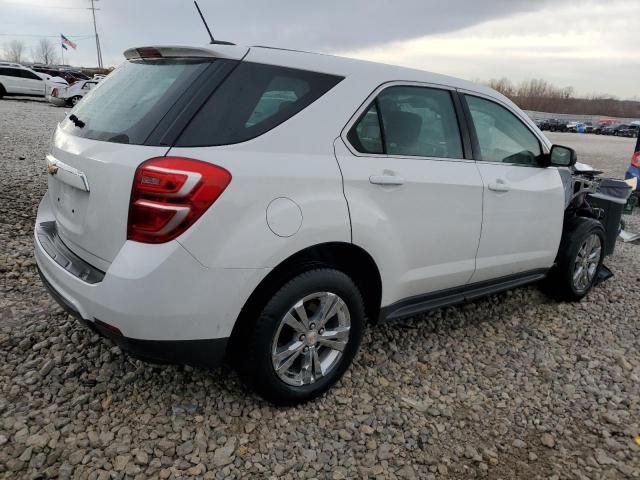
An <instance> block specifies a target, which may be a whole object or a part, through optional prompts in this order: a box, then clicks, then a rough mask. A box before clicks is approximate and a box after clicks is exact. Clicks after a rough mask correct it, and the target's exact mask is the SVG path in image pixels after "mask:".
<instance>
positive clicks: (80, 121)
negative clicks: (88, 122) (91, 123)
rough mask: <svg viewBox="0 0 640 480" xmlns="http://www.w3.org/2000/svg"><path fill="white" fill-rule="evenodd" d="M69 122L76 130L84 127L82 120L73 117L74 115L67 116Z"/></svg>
mask: <svg viewBox="0 0 640 480" xmlns="http://www.w3.org/2000/svg"><path fill="white" fill-rule="evenodd" d="M69 120H71V121H72V122H73V124H74V125H75V126H76V127H78V128H83V127H84V125H85V124H84V122H83V121H82V120H80V119H79V118H78V117H76V116H75V114H71V115H69Z"/></svg>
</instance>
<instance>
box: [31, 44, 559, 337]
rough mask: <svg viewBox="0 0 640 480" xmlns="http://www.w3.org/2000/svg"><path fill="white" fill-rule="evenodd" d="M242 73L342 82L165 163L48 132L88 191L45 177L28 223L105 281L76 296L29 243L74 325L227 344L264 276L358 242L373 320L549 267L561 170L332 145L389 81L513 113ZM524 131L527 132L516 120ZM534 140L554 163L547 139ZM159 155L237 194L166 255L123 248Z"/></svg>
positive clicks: (286, 58)
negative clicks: (329, 247) (256, 132)
mask: <svg viewBox="0 0 640 480" xmlns="http://www.w3.org/2000/svg"><path fill="white" fill-rule="evenodd" d="M198 48H204V49H208V50H210V51H211V52H212V55H213V56H221V57H226V58H238V57H239V56H241V55H244V53H245V52H246V49H245V50H242V49H239V48H238V47H226V46H220V45H215V46H203V47H202V46H201V47H198ZM246 60H247V61H253V62H259V63H266V64H273V65H282V66H286V67H292V68H301V69H307V70H313V71H317V72H323V73H331V74H336V75H341V76H343V77H345V79H344V80H343V81H342V82H340V83H339V84H338V85H337V86H336V87H334V88H333V89H332V90H331V91H330V92H328V93H327V94H326V95H324V96H323V97H321V98H320V99H318V100H317V101H316V102H314V103H312V104H311V105H310V106H308V107H307V108H305V109H304V110H302V111H301V112H300V113H298V114H297V115H295V116H294V117H292V118H290V119H289V120H287V121H286V122H284V123H283V124H281V125H279V126H277V127H276V128H274V129H273V130H271V131H269V132H267V133H265V134H264V135H262V136H260V137H257V138H255V139H252V140H249V141H246V142H243V143H239V144H235V145H227V146H218V147H197V148H172V149H170V150H168V149H167V147H147V146H135V145H123V144H118V143H108V142H101V141H93V140H87V139H83V138H78V137H72V136H69V135H67V134H65V133H64V132H62V131H60V130H59V129H58V130H57V131H56V133H55V136H54V139H53V141H52V146H51V150H50V154H51V155H52V156H53V157H54V158H56V159H58V160H60V161H61V162H63V163H64V164H65V165H68V166H69V167H72V168H74V169H77V171H79V172H82V173H83V174H84V175H85V176H86V178H87V181H88V184H89V192H85V191H82V190H80V189H77V188H75V189H74V188H73V187H72V186H70V185H68V184H66V183H64V182H59V181H58V180H56V179H55V178H52V179H50V184H49V192H48V193H47V195H46V196H45V198H44V199H43V201H42V204H41V206H40V209H39V211H38V218H37V220H36V221H37V223H41V222H43V221H49V220H53V219H55V220H56V222H57V223H58V228H59V231H60V235H61V238H62V239H63V241H64V242H65V243H66V244H67V246H68V247H69V248H70V249H71V250H72V251H73V252H75V253H76V254H77V255H78V256H80V257H82V258H83V259H85V260H86V261H87V262H88V263H90V264H91V265H94V266H95V267H97V268H99V269H101V270H103V271H105V272H106V275H105V278H104V280H103V281H102V282H100V283H99V284H95V285H89V284H87V283H84V282H83V281H81V280H79V279H78V278H76V277H73V276H72V275H71V274H69V273H68V272H67V271H65V270H63V269H62V268H61V267H59V266H58V265H57V264H56V263H55V262H54V261H53V260H52V259H51V258H50V257H49V256H48V255H47V254H46V253H45V252H44V250H43V249H42V247H41V246H40V245H39V243H38V240H37V239H36V259H37V262H38V265H39V266H40V268H41V269H42V271H43V274H44V275H45V277H46V278H47V280H48V281H49V282H50V283H51V284H52V285H53V286H54V288H56V289H57V290H58V291H59V292H60V293H61V295H63V296H64V298H65V299H67V300H68V301H69V302H70V303H71V304H72V305H74V306H76V308H77V310H78V311H79V312H80V314H81V315H82V316H83V317H84V318H86V319H88V320H91V319H96V318H97V319H100V320H103V321H105V322H108V323H110V324H112V325H114V326H116V327H117V328H119V329H120V330H121V331H122V333H123V334H124V335H125V336H127V337H131V338H138V339H150V340H190V339H209V338H223V337H228V336H229V335H230V334H231V331H232V328H233V325H234V324H235V321H236V319H237V317H238V314H239V313H240V310H241V309H242V306H243V305H244V303H245V302H246V300H247V299H248V297H249V296H250V295H251V293H252V292H253V291H254V289H255V288H256V286H257V285H258V284H259V283H260V281H261V280H262V279H264V278H265V276H266V275H267V274H268V273H269V271H271V269H272V268H274V267H276V266H278V265H279V264H281V263H282V262H283V261H284V260H286V259H287V258H289V257H290V256H291V255H293V254H295V253H297V252H300V251H301V250H303V249H305V248H307V247H312V246H314V245H318V244H322V243H327V242H344V243H349V242H353V243H354V244H356V245H358V246H359V247H361V248H363V249H364V250H365V251H367V252H368V253H369V254H370V255H371V256H372V258H373V259H374V260H375V261H376V263H377V266H378V268H379V270H380V272H381V276H382V285H383V298H382V306H387V305H389V304H391V303H393V302H395V301H398V300H401V299H403V298H406V297H410V296H414V295H419V294H423V293H427V292H434V291H437V290H441V289H446V288H450V287H456V286H461V285H465V284H467V283H468V282H470V281H480V280H482V279H488V278H494V277H497V276H502V275H504V274H508V273H514V272H517V271H523V270H525V269H529V268H538V267H546V266H550V265H551V262H552V261H553V257H554V256H555V253H556V251H557V246H558V243H559V239H560V233H561V230H562V212H563V204H562V198H563V197H562V195H561V194H560V189H561V184H560V181H559V176H557V171H556V170H554V169H536V171H535V172H529V173H527V172H526V171H525V170H526V169H524V168H519V169H514V170H511V169H509V168H506V167H505V166H502V165H489V164H486V165H483V164H480V163H475V162H473V161H455V160H443V159H424V158H406V157H404V158H400V157H393V158H392V157H383V156H375V157H371V156H369V157H363V156H357V155H354V154H353V153H352V152H351V151H350V150H349V149H348V148H347V146H346V145H345V144H344V142H343V140H342V138H341V137H340V135H341V133H342V131H343V129H344V127H345V125H347V123H348V122H349V120H350V119H351V118H352V117H353V115H354V114H355V112H356V111H358V109H359V108H360V106H361V105H362V104H363V102H365V100H366V99H367V98H368V97H369V96H370V95H371V93H372V92H373V91H374V90H376V88H378V87H379V86H380V85H382V84H384V83H387V82H393V81H403V82H420V83H428V84H431V85H432V86H437V85H442V86H446V87H448V88H452V89H464V90H466V91H473V92H477V93H480V94H483V95H485V96H489V97H491V98H494V99H496V100H498V101H500V102H501V103H503V104H505V105H508V106H509V108H510V109H511V110H512V111H514V112H517V113H518V115H520V113H519V110H517V107H515V106H514V105H513V104H512V103H511V102H510V101H509V100H507V99H506V98H504V97H503V96H501V95H500V94H498V93H496V92H493V91H492V90H490V89H488V88H486V87H483V86H479V85H474V84H472V83H470V82H466V81H463V80H459V79H454V78H451V77H446V76H442V75H437V74H432V73H428V72H421V71H417V70H410V69H405V68H399V67H392V66H388V65H379V64H374V63H368V62H361V61H355V60H348V59H341V58H337V57H331V56H326V55H315V54H308V53H302V52H291V51H283V50H272V49H265V48H253V47H252V48H251V49H248V53H247V56H246ZM521 118H523V121H524V122H525V123H527V124H528V125H529V126H530V127H531V129H532V130H533V131H535V132H537V129H536V127H535V126H534V124H533V123H532V122H531V121H530V120H528V119H526V118H525V116H524V114H522V115H521ZM538 133H539V132H538ZM541 141H542V143H543V144H544V145H545V149H547V150H548V147H549V144H548V141H547V140H546V139H544V137H541ZM167 153H169V154H171V155H179V156H183V157H189V158H194V159H197V160H202V161H207V162H211V163H213V164H216V165H219V166H221V167H223V168H226V169H227V170H228V171H229V172H230V173H231V175H232V180H231V183H230V184H229V186H228V187H227V189H226V190H225V191H224V192H223V194H222V195H221V196H220V197H219V198H218V199H217V200H216V202H215V203H214V205H213V206H212V207H211V208H209V209H208V210H207V211H206V212H205V213H204V214H203V215H202V217H200V218H199V219H198V220H197V221H196V222H195V223H194V225H192V226H191V227H190V228H189V229H188V230H187V231H186V232H184V233H183V234H182V235H180V236H179V237H178V238H177V239H176V240H174V241H171V242H168V243H166V244H161V245H148V244H140V243H137V242H131V241H127V240H126V235H127V216H128V209H129V199H130V192H131V184H132V180H133V176H134V172H135V169H136V168H137V166H138V165H139V164H140V163H141V162H143V161H144V160H147V159H149V158H152V157H157V156H163V155H166V154H167ZM505 168H506V169H505ZM385 171H391V172H392V173H397V174H398V175H399V176H402V177H403V179H404V184H403V185H401V186H388V185H387V186H385V185H373V184H371V183H370V181H369V178H370V176H372V175H383V174H385ZM494 176H495V177H504V178H505V179H507V180H509V182H510V183H511V186H512V190H511V192H509V194H508V195H506V196H505V197H508V198H509V199H510V201H508V202H504V201H503V200H504V199H503V198H502V197H500V196H498V195H494V196H492V192H491V193H489V192H487V191H485V189H484V187H483V178H484V179H485V181H486V179H488V178H489V179H490V178H492V177H494ZM58 198H60V199H61V200H60V202H58ZM282 198H286V199H289V200H290V201H291V202H292V204H294V205H295V206H296V207H297V208H298V211H299V215H298V214H297V213H295V212H294V210H292V209H291V208H289V207H287V208H285V206H284V205H282V204H281V203H280V204H278V203H276V204H275V207H273V205H274V204H273V203H272V202H274V200H276V199H282ZM483 201H484V213H483ZM270 205H272V207H273V210H272V211H270V207H269V206H270ZM276 207H277V208H276ZM72 210H73V211H72ZM483 215H484V217H485V220H484V222H483ZM296 223H298V224H299V225H298V226H297V228H295V229H294V227H295V226H296V225H295V224H296ZM483 223H484V225H483ZM485 226H486V227H485ZM294 230H295V231H294ZM477 251H478V252H479V255H478V259H477V261H476V252H477ZM476 263H477V265H476Z"/></svg>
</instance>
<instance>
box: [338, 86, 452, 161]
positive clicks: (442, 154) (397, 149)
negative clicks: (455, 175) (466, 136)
mask: <svg viewBox="0 0 640 480" xmlns="http://www.w3.org/2000/svg"><path fill="white" fill-rule="evenodd" d="M377 117H379V118H377ZM380 120H381V124H380V123H378V122H380ZM380 127H382V128H380ZM347 138H348V139H349V141H350V143H351V144H352V145H353V147H354V148H355V149H356V150H358V151H360V152H363V153H386V154H388V155H398V156H418V157H436V158H464V156H463V150H462V139H461V136H460V128H459V126H458V119H457V116H456V111H455V107H454V104H453V99H452V97H451V93H450V92H449V91H448V90H442V89H437V88H428V87H413V86H397V87H389V88H387V89H385V90H383V91H382V92H381V93H380V94H379V95H378V97H377V98H376V100H375V101H374V103H373V104H372V105H371V107H370V108H369V109H368V110H367V113H366V114H365V115H364V116H363V117H361V119H360V120H359V121H358V122H357V123H356V125H355V126H354V127H353V129H352V130H351V131H350V132H349V134H348V135H347Z"/></svg>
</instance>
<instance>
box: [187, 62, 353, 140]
mask: <svg viewBox="0 0 640 480" xmlns="http://www.w3.org/2000/svg"><path fill="white" fill-rule="evenodd" d="M341 80H342V77H337V76H334V75H327V74H324V73H319V72H311V71H306V70H298V69H293V68H285V67H279V66H273V65H263V64H258V63H251V62H242V63H240V65H239V66H238V67H237V68H236V69H235V70H234V71H233V72H232V73H231V74H230V75H229V76H228V78H227V79H226V80H225V81H224V83H222V85H220V87H219V88H218V89H217V90H216V91H215V92H214V93H213V95H212V96H211V97H210V98H209V100H207V102H206V103H205V104H204V106H203V107H202V109H201V110H200V111H199V112H198V113H197V114H196V116H195V117H194V118H193V120H192V121H191V123H190V124H189V125H188V126H187V128H186V129H185V131H184V132H183V133H182V135H181V137H180V138H179V139H178V142H177V146H179V147H184V146H189V147H196V146H212V145H229V144H232V143H239V142H244V141H247V140H250V139H252V138H255V137H258V136H260V135H262V134H264V133H266V132H268V131H269V130H271V129H273V128H275V127H277V126H278V125H280V124H281V123H283V122H285V121H287V120H289V119H290V118H291V117H293V116H294V115H296V114H297V113H298V112H300V111H301V110H303V109H305V108H306V107H308V106H309V105H311V104H312V103H313V102H315V101H316V100H317V99H318V98H320V97H321V96H322V95H324V94H325V93H327V92H328V91H329V90H330V89H331V88H333V87H334V86H335V85H337V84H338V83H339V82H340V81H341Z"/></svg>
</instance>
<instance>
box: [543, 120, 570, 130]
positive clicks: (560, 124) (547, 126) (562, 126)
mask: <svg viewBox="0 0 640 480" xmlns="http://www.w3.org/2000/svg"><path fill="white" fill-rule="evenodd" d="M541 130H549V131H550V132H566V131H567V122H565V121H563V120H558V119H557V118H550V119H548V120H545V122H544V128H542V129H541Z"/></svg>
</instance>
